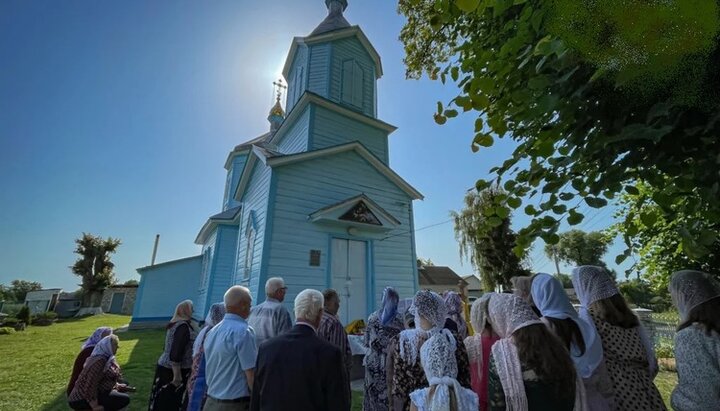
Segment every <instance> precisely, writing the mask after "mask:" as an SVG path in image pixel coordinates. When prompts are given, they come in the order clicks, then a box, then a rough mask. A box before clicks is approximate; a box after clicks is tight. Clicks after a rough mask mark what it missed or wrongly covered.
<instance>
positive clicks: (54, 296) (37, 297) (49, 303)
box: [25, 288, 62, 314]
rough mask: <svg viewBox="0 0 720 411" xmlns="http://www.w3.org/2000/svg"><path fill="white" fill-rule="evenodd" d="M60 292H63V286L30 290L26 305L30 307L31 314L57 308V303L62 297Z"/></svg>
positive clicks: (26, 297)
mask: <svg viewBox="0 0 720 411" xmlns="http://www.w3.org/2000/svg"><path fill="white" fill-rule="evenodd" d="M60 293H62V289H61V288H48V289H45V290H38V291H30V292H28V293H27V295H26V296H25V305H27V306H28V307H29V308H30V313H31V314H38V313H44V312H46V311H52V310H54V309H55V304H56V303H57V301H58V298H59V297H60Z"/></svg>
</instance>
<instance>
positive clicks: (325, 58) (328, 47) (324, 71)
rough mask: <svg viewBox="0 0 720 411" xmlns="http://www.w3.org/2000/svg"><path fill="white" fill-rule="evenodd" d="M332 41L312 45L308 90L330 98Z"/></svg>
mask: <svg viewBox="0 0 720 411" xmlns="http://www.w3.org/2000/svg"><path fill="white" fill-rule="evenodd" d="M331 54H332V43H324V44H317V45H313V46H311V47H310V70H308V90H309V91H312V92H313V93H315V94H319V95H321V96H323V97H325V98H328V96H329V91H330V87H329V84H328V74H329V73H330V55H331Z"/></svg>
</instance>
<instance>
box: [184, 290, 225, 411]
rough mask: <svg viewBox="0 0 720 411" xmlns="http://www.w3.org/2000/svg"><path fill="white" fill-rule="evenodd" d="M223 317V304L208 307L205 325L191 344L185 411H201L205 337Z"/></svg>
mask: <svg viewBox="0 0 720 411" xmlns="http://www.w3.org/2000/svg"><path fill="white" fill-rule="evenodd" d="M224 316H225V304H224V303H215V304H213V305H212V306H211V307H210V312H208V315H207V317H205V325H204V327H203V329H202V330H200V333H199V334H198V336H197V338H196V339H195V343H194V344H193V364H192V369H191V371H190V378H189V379H188V383H187V395H186V396H185V399H186V401H185V402H186V404H185V405H186V407H185V409H186V410H187V411H201V410H202V408H203V405H204V404H205V394H206V391H207V382H206V380H205V347H204V346H203V343H204V342H205V337H207V333H208V331H210V330H211V329H212V328H213V327H214V326H215V325H217V324H218V323H219V322H220V321H222V319H223V317H224Z"/></svg>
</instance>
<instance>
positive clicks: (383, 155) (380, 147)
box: [311, 107, 388, 164]
mask: <svg viewBox="0 0 720 411" xmlns="http://www.w3.org/2000/svg"><path fill="white" fill-rule="evenodd" d="M311 140H312V148H311V149H312V150H319V149H321V148H326V147H332V146H337V145H340V144H345V143H349V142H352V141H359V142H361V143H362V145H364V146H365V148H367V149H368V150H370V152H371V153H373V154H374V155H375V156H376V157H377V158H379V159H380V161H382V162H383V163H385V164H388V144H387V133H386V132H385V131H383V130H380V129H377V128H375V127H372V126H369V125H367V124H364V123H361V122H359V121H357V120H353V119H351V118H348V117H345V116H342V115H340V114H337V113H335V112H333V111H331V110H328V109H326V108H323V107H316V108H315V115H314V118H313V120H312V130H311Z"/></svg>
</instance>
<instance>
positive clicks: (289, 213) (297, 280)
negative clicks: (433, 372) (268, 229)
mask: <svg viewBox="0 0 720 411" xmlns="http://www.w3.org/2000/svg"><path fill="white" fill-rule="evenodd" d="M274 172H275V173H276V178H277V191H276V194H275V196H274V204H275V210H274V214H273V223H272V226H273V232H272V237H271V240H270V241H271V246H270V255H269V264H268V276H275V275H280V276H283V277H284V278H285V281H286V283H287V284H288V287H289V289H288V295H287V297H286V302H290V303H291V302H292V300H293V299H294V298H295V296H296V295H297V293H298V292H300V291H302V290H303V289H304V288H308V287H312V288H316V289H320V290H321V289H323V288H326V287H329V286H330V280H329V275H330V273H329V263H330V261H329V259H328V257H329V247H330V242H331V238H332V236H337V237H338V238H350V239H358V240H367V241H368V242H369V245H370V248H369V249H370V255H371V256H372V262H373V264H372V265H370V266H369V277H370V278H371V279H373V280H374V287H372V293H369V294H368V295H371V296H372V297H370V298H369V300H370V301H368V306H369V307H370V308H371V310H370V311H372V308H373V307H375V306H376V305H377V304H379V301H380V298H381V293H382V289H383V288H384V287H385V286H387V285H392V286H394V287H396V288H397V290H398V292H399V293H400V295H401V296H403V297H411V296H412V295H413V294H414V292H415V290H416V281H415V278H416V275H415V271H414V269H415V255H414V249H413V239H412V237H411V234H410V231H411V229H410V226H411V215H410V210H409V208H408V205H409V203H410V198H409V197H408V196H407V195H406V194H405V193H404V192H403V191H401V190H400V189H399V188H397V187H396V186H395V185H394V184H393V183H391V182H390V181H389V180H388V179H387V178H385V176H383V175H381V174H380V173H378V172H377V171H376V170H375V169H374V168H373V167H372V166H370V165H369V164H368V163H367V162H366V161H365V160H364V159H363V158H361V157H360V156H359V155H357V154H356V153H355V152H346V153H341V154H337V155H335V156H330V157H324V158H320V159H315V160H309V161H305V162H302V163H298V164H292V165H288V166H283V167H278V168H276V169H275V170H274ZM361 193H365V194H366V195H368V196H369V197H370V198H371V199H373V200H374V201H376V202H377V203H378V204H379V205H380V206H381V207H383V208H384V209H385V210H387V211H388V212H390V213H391V214H393V215H394V216H395V217H396V218H397V219H398V220H399V221H400V222H401V225H400V226H399V227H398V228H397V229H395V230H394V231H390V232H387V233H382V234H377V233H376V234H362V233H361V234H360V235H358V236H356V237H350V236H349V235H348V233H347V230H346V227H331V226H323V225H318V224H315V223H311V222H309V221H308V215H309V214H311V213H312V212H314V211H316V210H318V209H320V208H323V207H326V206H328V205H332V204H335V203H338V202H340V201H343V200H346V199H348V198H350V197H353V196H356V195H358V194H361ZM397 234H400V235H397ZM387 236H393V237H391V238H388V239H386V240H384V241H380V240H381V239H382V238H383V237H387ZM310 250H320V251H321V261H320V265H319V266H317V267H312V266H310V264H309V253H310ZM288 307H290V306H289V305H288ZM368 314H369V313H368Z"/></svg>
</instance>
